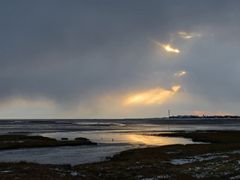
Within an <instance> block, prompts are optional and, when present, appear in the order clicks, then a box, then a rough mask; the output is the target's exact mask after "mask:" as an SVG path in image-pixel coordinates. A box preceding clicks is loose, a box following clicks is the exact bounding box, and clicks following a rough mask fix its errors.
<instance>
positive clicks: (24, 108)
mask: <svg viewBox="0 0 240 180" xmlns="http://www.w3.org/2000/svg"><path fill="white" fill-rule="evenodd" d="M239 19H240V1H238V0H231V1H228V0H201V1H197V0H181V1H179V0H161V1H158V0H121V1H114V0H101V1H99V0H81V1H79V0H71V1H66V0H41V1H38V0H22V1H18V0H11V1H9V0H2V1H0V27H1V28H0V118H1V119H5V118H128V117H129V118H138V117H142V118H145V117H163V116H167V111H168V109H170V110H171V113H172V115H180V114H197V115H202V114H205V115H213V114H217V115H225V114H232V115H239V114H240V112H239V108H238V107H239V106H240V83H239V77H240V35H239V32H240V21H239Z"/></svg>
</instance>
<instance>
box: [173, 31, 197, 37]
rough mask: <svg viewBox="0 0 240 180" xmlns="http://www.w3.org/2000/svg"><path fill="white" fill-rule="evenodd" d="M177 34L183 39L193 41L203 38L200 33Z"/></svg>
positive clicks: (182, 32) (181, 32)
mask: <svg viewBox="0 0 240 180" xmlns="http://www.w3.org/2000/svg"><path fill="white" fill-rule="evenodd" d="M177 34H178V35H179V36H180V37H181V38H183V39H192V38H194V37H200V36H201V34H199V33H187V32H184V31H180V32H178V33H177Z"/></svg>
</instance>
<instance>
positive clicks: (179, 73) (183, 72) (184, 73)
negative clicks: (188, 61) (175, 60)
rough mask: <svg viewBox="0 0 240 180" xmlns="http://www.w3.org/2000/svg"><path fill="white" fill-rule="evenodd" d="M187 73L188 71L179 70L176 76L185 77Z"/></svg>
mask: <svg viewBox="0 0 240 180" xmlns="http://www.w3.org/2000/svg"><path fill="white" fill-rule="evenodd" d="M186 75H187V71H179V72H176V73H175V74H174V76H175V77H183V76H186Z"/></svg>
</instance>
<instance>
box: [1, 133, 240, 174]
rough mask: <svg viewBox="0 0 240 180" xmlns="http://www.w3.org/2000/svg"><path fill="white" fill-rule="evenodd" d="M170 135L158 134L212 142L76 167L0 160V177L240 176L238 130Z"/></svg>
mask: <svg viewBox="0 0 240 180" xmlns="http://www.w3.org/2000/svg"><path fill="white" fill-rule="evenodd" d="M173 134H174V133H172V134H160V136H169V135H170V136H175V137H185V138H192V139H193V140H200V139H201V140H206V141H208V142H211V143H210V144H188V145H166V146H160V147H147V148H140V149H131V150H127V151H123V152H121V153H119V154H116V155H114V156H113V157H112V158H109V159H108V160H106V161H103V162H97V163H90V164H82V165H76V166H70V165H47V164H35V163H26V162H19V163H0V178H11V177H18V178H20V179H26V178H29V177H32V178H34V177H36V178H38V179H44V178H50V179H51V178H58V179H65V178H67V179H99V178H100V179H101V178H102V179H112V178H115V179H122V178H128V179H129V178H131V179H144V178H152V179H198V178H203V179H218V178H223V179H224V178H225V179H229V178H232V179H234V178H237V177H240V171H239V170H240V140H239V138H238V137H240V131H193V132H175V134H174V135H173ZM223 162H224V163H223ZM26 169H28V170H26ZM23 172H27V173H23Z"/></svg>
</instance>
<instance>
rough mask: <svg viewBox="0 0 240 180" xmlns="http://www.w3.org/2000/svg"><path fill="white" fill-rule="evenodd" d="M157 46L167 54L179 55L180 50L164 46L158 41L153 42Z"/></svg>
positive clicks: (168, 45)
mask: <svg viewBox="0 0 240 180" xmlns="http://www.w3.org/2000/svg"><path fill="white" fill-rule="evenodd" d="M153 42H154V43H155V44H156V45H158V46H161V47H162V48H163V49H164V50H165V51H166V52H169V53H176V54H179V53H180V50H179V49H177V48H174V47H172V45H170V44H162V43H160V42H158V41H155V40H154V41H153Z"/></svg>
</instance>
